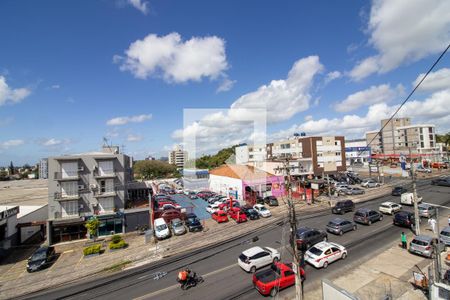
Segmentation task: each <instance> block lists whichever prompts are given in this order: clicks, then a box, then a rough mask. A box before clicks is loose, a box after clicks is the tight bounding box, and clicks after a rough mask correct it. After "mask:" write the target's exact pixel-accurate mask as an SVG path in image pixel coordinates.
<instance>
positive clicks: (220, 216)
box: [211, 210, 228, 223]
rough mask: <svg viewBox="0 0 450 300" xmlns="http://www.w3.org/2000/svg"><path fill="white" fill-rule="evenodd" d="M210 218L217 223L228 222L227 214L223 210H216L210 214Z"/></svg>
mask: <svg viewBox="0 0 450 300" xmlns="http://www.w3.org/2000/svg"><path fill="white" fill-rule="evenodd" d="M211 218H212V219H213V220H216V222H217V223H223V222H228V215H227V213H226V212H224V211H223V210H218V211H216V212H213V213H212V214H211Z"/></svg>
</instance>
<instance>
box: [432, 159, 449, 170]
mask: <svg viewBox="0 0 450 300" xmlns="http://www.w3.org/2000/svg"><path fill="white" fill-rule="evenodd" d="M431 167H432V168H433V169H435V168H436V169H447V168H448V164H447V163H445V162H442V161H436V162H433V163H431Z"/></svg>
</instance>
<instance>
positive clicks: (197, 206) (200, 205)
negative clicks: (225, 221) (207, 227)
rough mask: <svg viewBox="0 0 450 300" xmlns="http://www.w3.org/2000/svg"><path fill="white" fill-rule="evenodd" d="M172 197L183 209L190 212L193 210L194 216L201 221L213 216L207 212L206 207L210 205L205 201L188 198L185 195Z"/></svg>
mask: <svg viewBox="0 0 450 300" xmlns="http://www.w3.org/2000/svg"><path fill="white" fill-rule="evenodd" d="M170 197H171V198H172V199H173V200H175V201H176V202H177V203H178V204H180V205H181V206H182V207H184V208H187V209H188V211H189V209H192V210H193V212H194V214H196V215H197V217H198V218H199V219H200V220H206V219H210V218H211V215H210V214H209V213H208V212H207V211H206V206H207V205H208V203H207V202H206V201H204V200H203V199H200V198H197V199H190V198H189V197H188V196H186V195H183V194H176V195H171V196H170Z"/></svg>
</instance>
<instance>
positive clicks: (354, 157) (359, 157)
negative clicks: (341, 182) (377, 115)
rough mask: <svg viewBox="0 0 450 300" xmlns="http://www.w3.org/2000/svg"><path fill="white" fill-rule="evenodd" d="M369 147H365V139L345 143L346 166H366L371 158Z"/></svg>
mask: <svg viewBox="0 0 450 300" xmlns="http://www.w3.org/2000/svg"><path fill="white" fill-rule="evenodd" d="M371 155H372V153H371V147H368V146H367V142H366V139H356V140H348V141H345V158H346V164H347V166H352V165H355V164H363V165H365V166H366V165H368V164H369V162H370V157H371Z"/></svg>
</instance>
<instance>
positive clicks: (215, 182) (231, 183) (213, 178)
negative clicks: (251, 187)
mask: <svg viewBox="0 0 450 300" xmlns="http://www.w3.org/2000/svg"><path fill="white" fill-rule="evenodd" d="M230 188H231V189H233V190H236V191H237V192H238V199H237V200H239V202H241V203H243V195H242V180H240V179H236V178H231V177H225V176H217V175H213V174H210V175H209V189H210V190H211V191H213V192H216V193H218V194H221V195H227V196H228V190H229V189H230Z"/></svg>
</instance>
